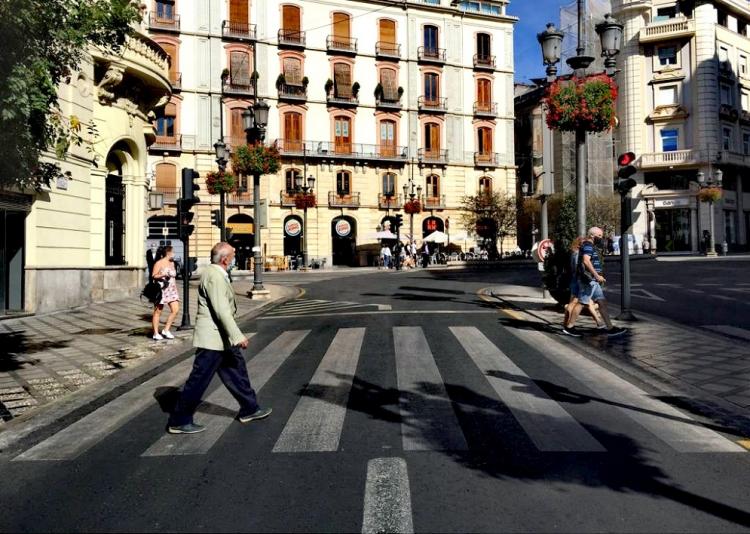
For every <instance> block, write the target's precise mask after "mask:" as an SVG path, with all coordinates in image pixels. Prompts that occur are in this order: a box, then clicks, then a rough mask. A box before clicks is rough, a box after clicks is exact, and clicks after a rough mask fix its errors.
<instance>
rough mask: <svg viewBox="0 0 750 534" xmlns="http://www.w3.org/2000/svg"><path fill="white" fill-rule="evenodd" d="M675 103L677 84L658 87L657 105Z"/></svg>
mask: <svg viewBox="0 0 750 534" xmlns="http://www.w3.org/2000/svg"><path fill="white" fill-rule="evenodd" d="M674 104H677V86H676V85H668V86H666V87H659V88H658V89H657V91H656V105H657V106H671V105H674Z"/></svg>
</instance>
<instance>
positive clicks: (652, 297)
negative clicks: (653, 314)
mask: <svg viewBox="0 0 750 534" xmlns="http://www.w3.org/2000/svg"><path fill="white" fill-rule="evenodd" d="M638 291H640V294H639V293H637V292H638ZM630 294H631V295H632V296H634V297H640V298H642V299H647V300H656V301H658V302H666V300H664V299H663V298H661V297H659V296H657V295H654V294H653V293H651V291H647V290H645V289H643V288H642V287H640V288H633V289H632V290H631V291H630Z"/></svg>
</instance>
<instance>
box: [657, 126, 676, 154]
mask: <svg viewBox="0 0 750 534" xmlns="http://www.w3.org/2000/svg"><path fill="white" fill-rule="evenodd" d="M678 135H679V134H678V131H677V130H673V129H670V130H662V131H661V150H662V152H674V151H675V150H677V139H678Z"/></svg>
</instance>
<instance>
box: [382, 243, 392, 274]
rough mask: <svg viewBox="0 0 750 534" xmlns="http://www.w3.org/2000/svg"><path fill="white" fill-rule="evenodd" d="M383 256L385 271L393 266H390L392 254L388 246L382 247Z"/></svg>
mask: <svg viewBox="0 0 750 534" xmlns="http://www.w3.org/2000/svg"><path fill="white" fill-rule="evenodd" d="M383 256H384V260H385V263H384V265H385V268H386V269H391V268H393V264H392V258H393V253H392V252H391V247H389V246H388V245H386V246H384V247H383Z"/></svg>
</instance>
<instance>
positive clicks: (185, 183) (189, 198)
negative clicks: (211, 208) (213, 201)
mask: <svg viewBox="0 0 750 534" xmlns="http://www.w3.org/2000/svg"><path fill="white" fill-rule="evenodd" d="M199 177H200V174H198V171H196V170H194V169H188V168H185V169H182V200H184V201H185V206H186V209H188V210H189V209H190V208H192V207H193V204H197V203H198V202H200V201H201V199H199V198H198V197H196V196H195V192H196V191H198V190H199V189H200V187H198V184H197V183H195V181H196V180H197V179H198V178H199Z"/></svg>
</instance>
